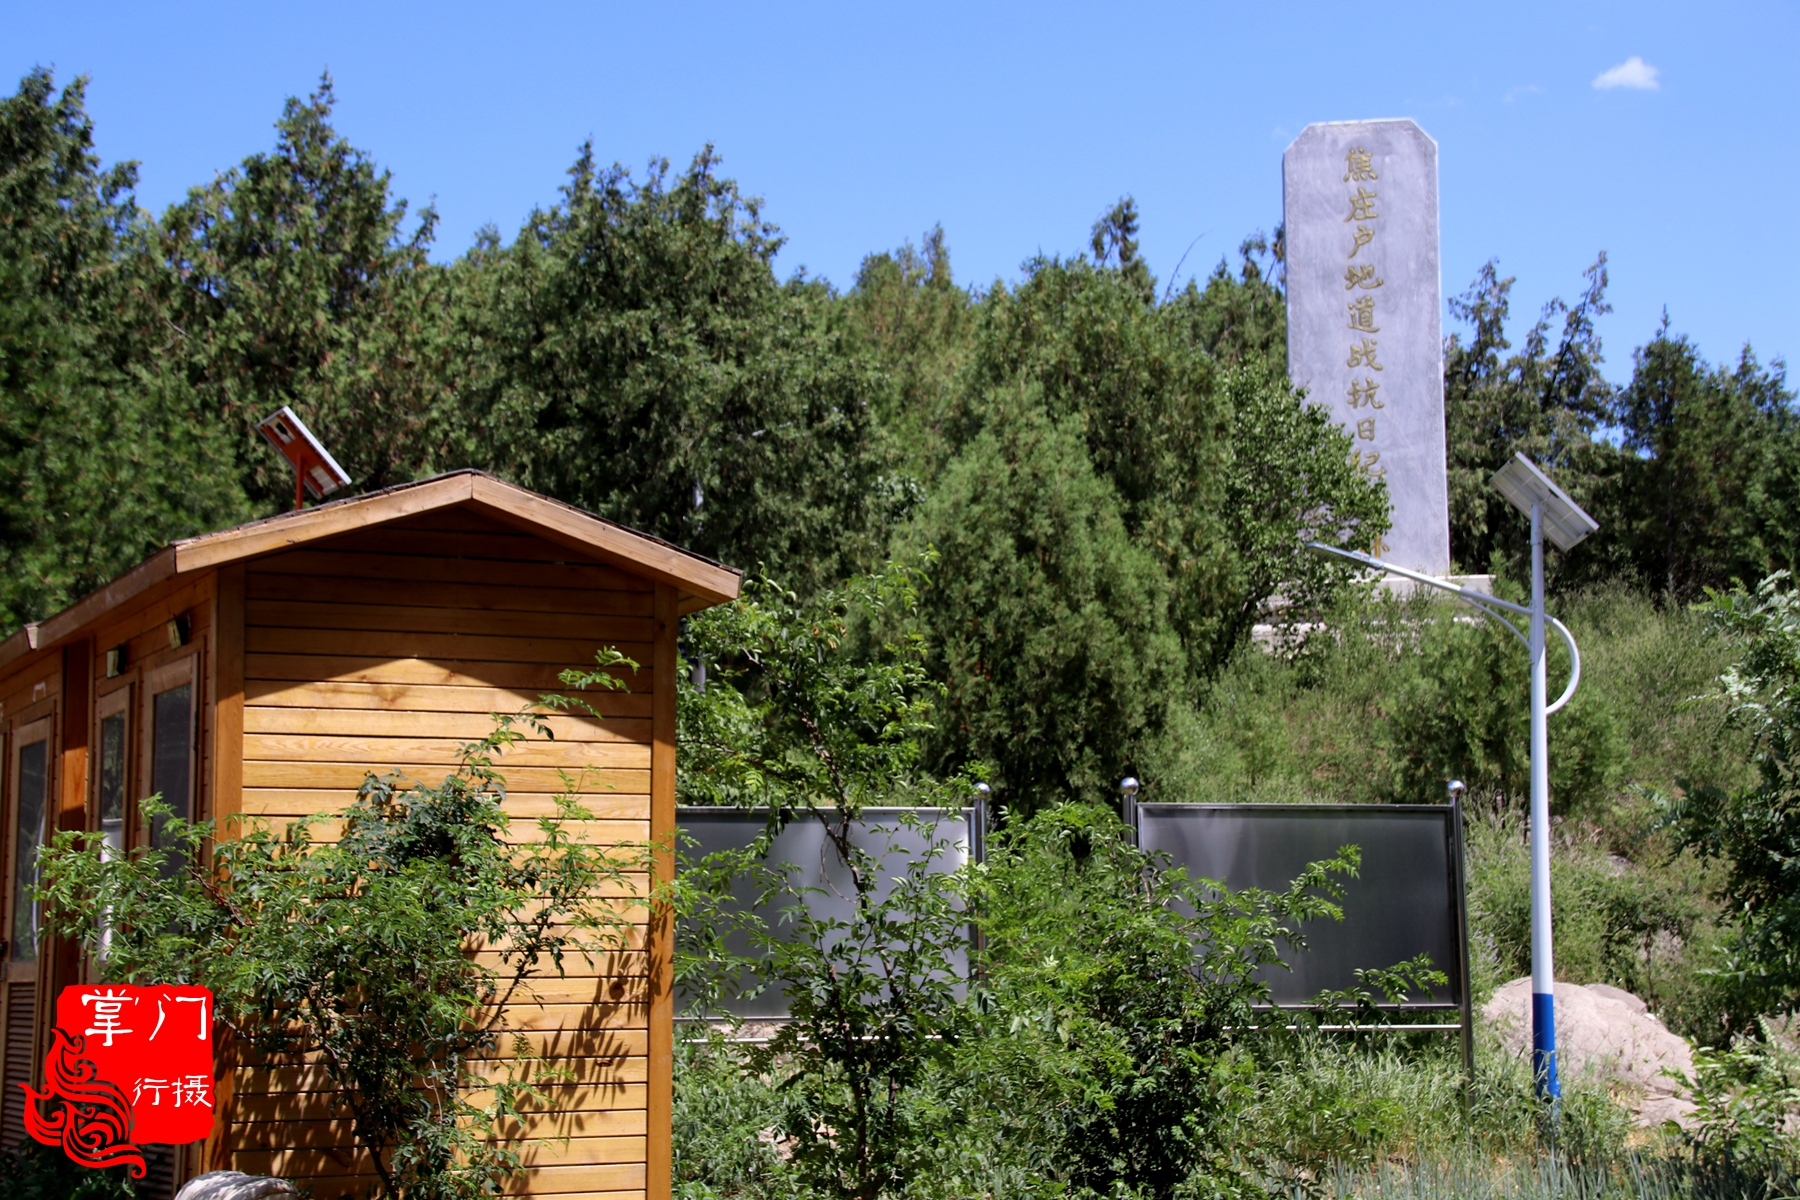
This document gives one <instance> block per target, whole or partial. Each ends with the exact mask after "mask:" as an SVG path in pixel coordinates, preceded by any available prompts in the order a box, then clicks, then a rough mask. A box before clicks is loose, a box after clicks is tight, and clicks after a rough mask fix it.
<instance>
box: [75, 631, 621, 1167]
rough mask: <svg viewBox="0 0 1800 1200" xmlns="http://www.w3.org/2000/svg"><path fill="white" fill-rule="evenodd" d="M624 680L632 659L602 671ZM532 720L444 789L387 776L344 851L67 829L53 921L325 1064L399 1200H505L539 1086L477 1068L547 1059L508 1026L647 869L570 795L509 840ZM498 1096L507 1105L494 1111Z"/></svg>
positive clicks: (236, 1032)
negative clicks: (517, 768)
mask: <svg viewBox="0 0 1800 1200" xmlns="http://www.w3.org/2000/svg"><path fill="white" fill-rule="evenodd" d="M614 664H624V665H629V664H627V663H626V662H625V660H623V659H619V658H618V657H617V656H616V655H611V656H610V657H608V656H603V666H604V665H614ZM603 677H604V678H610V677H605V676H603ZM614 682H616V681H614ZM520 723H522V724H523V725H524V726H525V727H527V728H531V727H533V726H535V725H538V722H536V720H535V719H534V718H532V717H529V716H526V717H523V718H502V719H501V720H500V722H499V724H498V725H497V727H496V729H495V731H494V732H493V733H492V734H490V735H489V736H488V737H487V738H485V739H483V740H481V741H479V742H474V743H470V744H468V745H466V746H464V747H463V748H462V764H461V766H460V767H459V768H458V770H457V771H456V772H455V773H454V774H452V775H450V776H447V777H446V778H445V779H444V781H443V782H442V783H441V784H438V785H425V784H414V783H409V782H408V781H406V780H403V779H401V778H400V777H399V776H396V775H384V776H381V777H379V778H378V777H375V776H372V775H371V776H370V777H369V778H368V779H367V780H366V782H365V783H364V784H363V786H362V788H361V789H360V790H359V791H358V793H357V798H356V802H355V803H354V804H353V805H352V806H351V807H350V808H349V809H348V811H347V812H346V813H344V814H343V833H342V836H341V839H340V840H339V841H337V842H316V841H314V840H313V839H312V830H313V827H314V826H315V825H316V824H318V823H319V822H320V821H321V820H324V818H322V817H315V818H308V819H306V820H303V821H300V822H298V823H295V824H292V825H289V826H288V827H287V828H285V829H283V830H279V831H277V830H274V829H272V828H270V827H269V826H268V824H267V823H266V822H262V821H248V822H246V823H245V824H244V827H243V828H242V829H241V831H240V832H239V833H238V835H237V836H235V837H229V838H222V839H219V840H217V841H213V840H212V832H213V831H212V827H211V824H210V823H192V822H186V821H182V820H179V819H176V818H174V817H172V816H170V815H169V814H168V809H167V808H166V807H165V806H163V805H161V804H160V803H158V802H156V801H155V800H154V798H153V799H151V800H147V801H145V802H144V803H145V808H146V811H147V812H151V813H152V815H153V816H154V817H155V818H156V819H159V820H162V821H164V822H165V823H164V824H163V825H162V830H163V839H162V841H161V842H160V843H159V845H161V846H163V847H167V848H166V849H158V848H153V849H149V850H145V851H142V852H140V853H137V854H134V855H130V856H119V855H116V854H109V853H108V852H107V851H106V849H105V848H104V847H103V846H102V845H101V844H100V836H99V835H98V834H81V833H60V834H58V835H56V837H55V839H54V842H53V844H52V845H51V846H50V847H48V848H46V849H45V851H44V852H43V854H42V858H41V860H40V862H41V873H42V880H43V883H42V889H41V896H42V899H43V900H44V901H45V902H46V903H47V904H48V906H49V911H50V914H51V916H50V922H51V924H52V926H53V927H54V928H55V930H56V931H57V932H58V933H61V934H62V935H64V936H68V937H71V938H76V939H79V940H80V941H81V943H82V944H83V945H84V946H85V947H86V948H87V950H88V951H89V952H91V953H94V954H95V955H96V956H97V958H98V961H99V962H100V964H101V973H102V978H103V979H104V980H107V981H118V982H143V981H155V982H158V983H190V984H198V985H200V986H204V987H207V988H210V989H211V990H212V992H213V995H214V998H215V1004H216V1014H215V1020H216V1022H217V1024H218V1025H219V1026H220V1027H221V1028H223V1029H224V1030H227V1031H228V1032H229V1035H230V1036H231V1037H233V1038H236V1039H238V1040H240V1041H241V1042H242V1043H244V1044H245V1045H246V1047H248V1048H249V1049H250V1050H252V1051H254V1052H255V1053H256V1054H258V1055H261V1056H265V1058H266V1059H267V1060H269V1061H273V1062H276V1063H300V1062H302V1061H307V1060H309V1059H310V1060H313V1061H316V1062H317V1064H318V1066H319V1069H321V1070H322V1071H323V1072H324V1074H325V1076H326V1078H327V1079H328V1080H329V1081H330V1083H331V1085H332V1090H333V1092H334V1093H335V1099H336V1103H337V1104H338V1105H340V1106H341V1107H342V1109H343V1110H344V1112H345V1115H346V1116H347V1117H348V1118H349V1120H350V1123H351V1128H352V1131H353V1133H354V1136H355V1138H356V1141H357V1143H358V1145H359V1146H361V1147H362V1148H363V1149H365V1150H366V1151H368V1152H369V1154H370V1157H371V1159H372V1161H373V1163H374V1166H375V1169H376V1170H377V1172H378V1173H379V1175H380V1177H381V1181H382V1185H383V1190H384V1192H385V1193H386V1194H387V1195H389V1196H391V1197H395V1198H396V1200H398V1198H400V1197H405V1198H407V1200H437V1198H466V1197H475V1196H482V1195H488V1194H490V1193H491V1192H492V1191H493V1190H494V1189H495V1187H497V1186H498V1184H499V1183H500V1181H502V1180H503V1179H504V1178H505V1177H506V1176H507V1175H508V1174H510V1173H511V1172H512V1171H514V1170H516V1169H517V1167H518V1155H517V1152H516V1151H514V1150H512V1149H511V1148H509V1147H508V1146H507V1145H506V1144H505V1143H504V1142H503V1141H498V1140H494V1139H495V1138H496V1134H497V1132H498V1127H499V1125H500V1124H501V1123H502V1122H503V1121H505V1120H507V1119H509V1118H514V1117H517V1116H518V1115H519V1113H520V1111H521V1108H520V1106H521V1104H522V1103H523V1102H525V1101H526V1100H528V1099H530V1098H531V1097H532V1095H533V1090H532V1088H531V1087H529V1086H527V1085H526V1084H523V1083H521V1082H518V1081H517V1080H516V1079H515V1078H513V1077H512V1075H511V1071H512V1068H511V1067H509V1066H507V1065H506V1062H507V1060H506V1059H504V1058H501V1059H500V1060H499V1061H487V1062H482V1061H478V1060H483V1059H492V1058H493V1057H494V1052H496V1051H503V1050H506V1049H510V1050H511V1051H512V1052H513V1053H514V1054H515V1055H516V1054H523V1053H527V1049H526V1047H525V1045H524V1044H523V1043H522V1042H518V1043H517V1044H514V1045H511V1046H510V1047H509V1046H507V1045H506V1043H505V1041H504V1039H505V1034H506V1029H505V1024H504V1021H505V1006H506V1005H507V1004H508V1003H509V1002H510V1001H511V1000H512V999H513V998H514V997H515V995H517V994H518V993H519V991H520V989H521V987H523V986H524V985H525V983H526V981H527V980H528V979H530V978H531V977H533V976H534V975H538V974H541V973H544V972H546V971H548V970H552V969H553V970H556V971H557V972H558V973H560V972H561V970H562V968H563V965H564V963H565V961H566V960H567V959H568V958H569V957H570V956H584V957H587V958H589V959H593V958H595V957H596V956H599V955H604V954H607V953H609V952H611V951H613V950H616V949H618V948H619V947H620V946H621V945H622V944H623V941H622V935H623V933H624V928H623V927H624V919H623V918H622V917H620V916H619V915H618V914H617V913H615V912H614V911H612V910H611V909H609V908H607V907H605V906H604V904H603V903H602V904H597V903H596V902H595V901H594V900H593V899H592V898H593V897H594V896H596V895H597V894H602V890H603V889H604V888H605V887H607V886H610V887H612V888H614V889H616V888H618V887H619V886H627V887H628V886H629V881H628V880H627V879H626V877H625V874H624V872H625V871H626V870H627V869H628V868H629V867H630V865H631V863H630V861H629V860H627V861H623V862H621V861H615V860H614V859H612V858H610V857H609V856H608V854H607V850H608V849H610V848H608V847H588V846H585V845H583V844H582V843H580V842H579V841H578V840H576V839H575V838H574V837H573V835H572V833H571V832H570V831H569V829H568V828H567V826H566V822H567V821H568V820H570V819H572V818H580V817H582V816H585V815H586V814H585V812H584V810H582V809H580V808H579V806H578V805H576V804H575V803H574V801H573V800H572V799H571V798H568V797H564V798H563V799H562V800H560V801H559V806H560V813H559V816H557V817H554V818H548V817H547V818H542V819H540V820H539V821H537V822H536V829H535V830H534V834H535V835H536V836H535V838H534V839H533V840H531V841H530V842H528V843H527V844H524V845H519V844H509V842H508V840H507V838H508V831H509V828H510V823H509V820H508V818H507V817H506V815H505V813H504V811H503V806H504V803H505V797H506V787H505V782H504V780H503V779H502V778H501V776H500V774H499V773H498V771H497V770H496V769H495V766H494V760H495V759H496V758H497V757H498V756H499V755H500V754H501V753H503V752H504V750H505V749H506V748H507V747H508V746H510V745H512V744H514V743H515V742H517V741H519V740H520V739H521V738H523V737H524V736H525V734H524V733H523V732H522V731H521V729H520V728H519V727H518V725H519V724H520ZM541 731H542V730H541V729H540V732H541ZM570 790H571V792H572V791H573V787H571V789H570ZM209 850H210V854H209ZM472 949H485V950H488V951H491V952H495V953H496V954H497V963H496V965H494V966H488V965H484V964H482V963H481V962H479V961H478V960H476V959H474V958H473V957H471V956H470V954H469V953H468V952H469V951H470V950H472ZM554 1074H555V1070H554V1068H552V1070H551V1071H550V1073H549V1075H550V1077H554ZM478 1089H486V1090H487V1093H488V1094H489V1095H490V1096H491V1097H492V1099H491V1100H490V1101H489V1102H488V1103H486V1104H479V1105H478V1104H476V1103H475V1102H474V1101H473V1100H472V1099H471V1095H472V1093H473V1092H474V1091H476V1090H478Z"/></svg>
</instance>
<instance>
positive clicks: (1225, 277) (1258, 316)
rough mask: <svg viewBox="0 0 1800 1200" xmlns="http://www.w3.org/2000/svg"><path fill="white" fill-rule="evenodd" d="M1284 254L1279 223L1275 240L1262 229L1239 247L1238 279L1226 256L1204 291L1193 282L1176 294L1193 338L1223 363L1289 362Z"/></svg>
mask: <svg viewBox="0 0 1800 1200" xmlns="http://www.w3.org/2000/svg"><path fill="white" fill-rule="evenodd" d="M1285 254H1286V245H1285V233H1284V231H1283V229H1282V228H1281V227H1280V226H1277V227H1276V229H1275V237H1274V238H1273V240H1271V239H1270V238H1268V237H1265V236H1264V235H1263V233H1262V232H1261V231H1260V230H1259V231H1257V232H1256V233H1253V234H1251V235H1250V236H1249V237H1247V238H1245V239H1244V240H1243V242H1242V243H1241V244H1240V245H1239V246H1238V270H1237V275H1236V276H1235V277H1233V275H1232V273H1231V269H1230V268H1229V267H1228V266H1227V265H1226V263H1225V260H1224V259H1223V258H1221V259H1220V260H1219V265H1218V266H1217V267H1215V268H1213V273H1212V274H1211V275H1209V276H1207V279H1206V287H1205V288H1204V289H1202V288H1200V287H1199V286H1197V285H1196V284H1195V283H1193V282H1192V281H1191V280H1190V281H1189V283H1188V286H1187V287H1186V288H1184V289H1183V290H1182V291H1181V292H1180V293H1179V294H1178V295H1177V296H1176V297H1175V303H1176V305H1177V306H1178V308H1177V311H1178V312H1179V313H1180V315H1181V317H1182V318H1183V319H1184V320H1185V321H1186V322H1187V323H1188V327H1189V329H1190V331H1191V333H1190V336H1191V337H1193V338H1194V340H1195V341H1196V342H1198V343H1199V344H1200V346H1201V347H1202V348H1203V349H1205V351H1206V352H1207V353H1208V354H1210V355H1212V357H1213V358H1214V359H1216V360H1217V361H1218V362H1220V363H1223V364H1225V365H1227V366H1235V365H1237V364H1238V363H1240V362H1261V363H1264V364H1266V365H1268V366H1270V367H1273V368H1276V369H1279V368H1281V367H1282V366H1284V365H1285V364H1286V362H1287V296H1286V295H1285V294H1284V291H1283V287H1284V281H1285V278H1286V272H1287V265H1286V262H1285V261H1284V256H1285Z"/></svg>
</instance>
